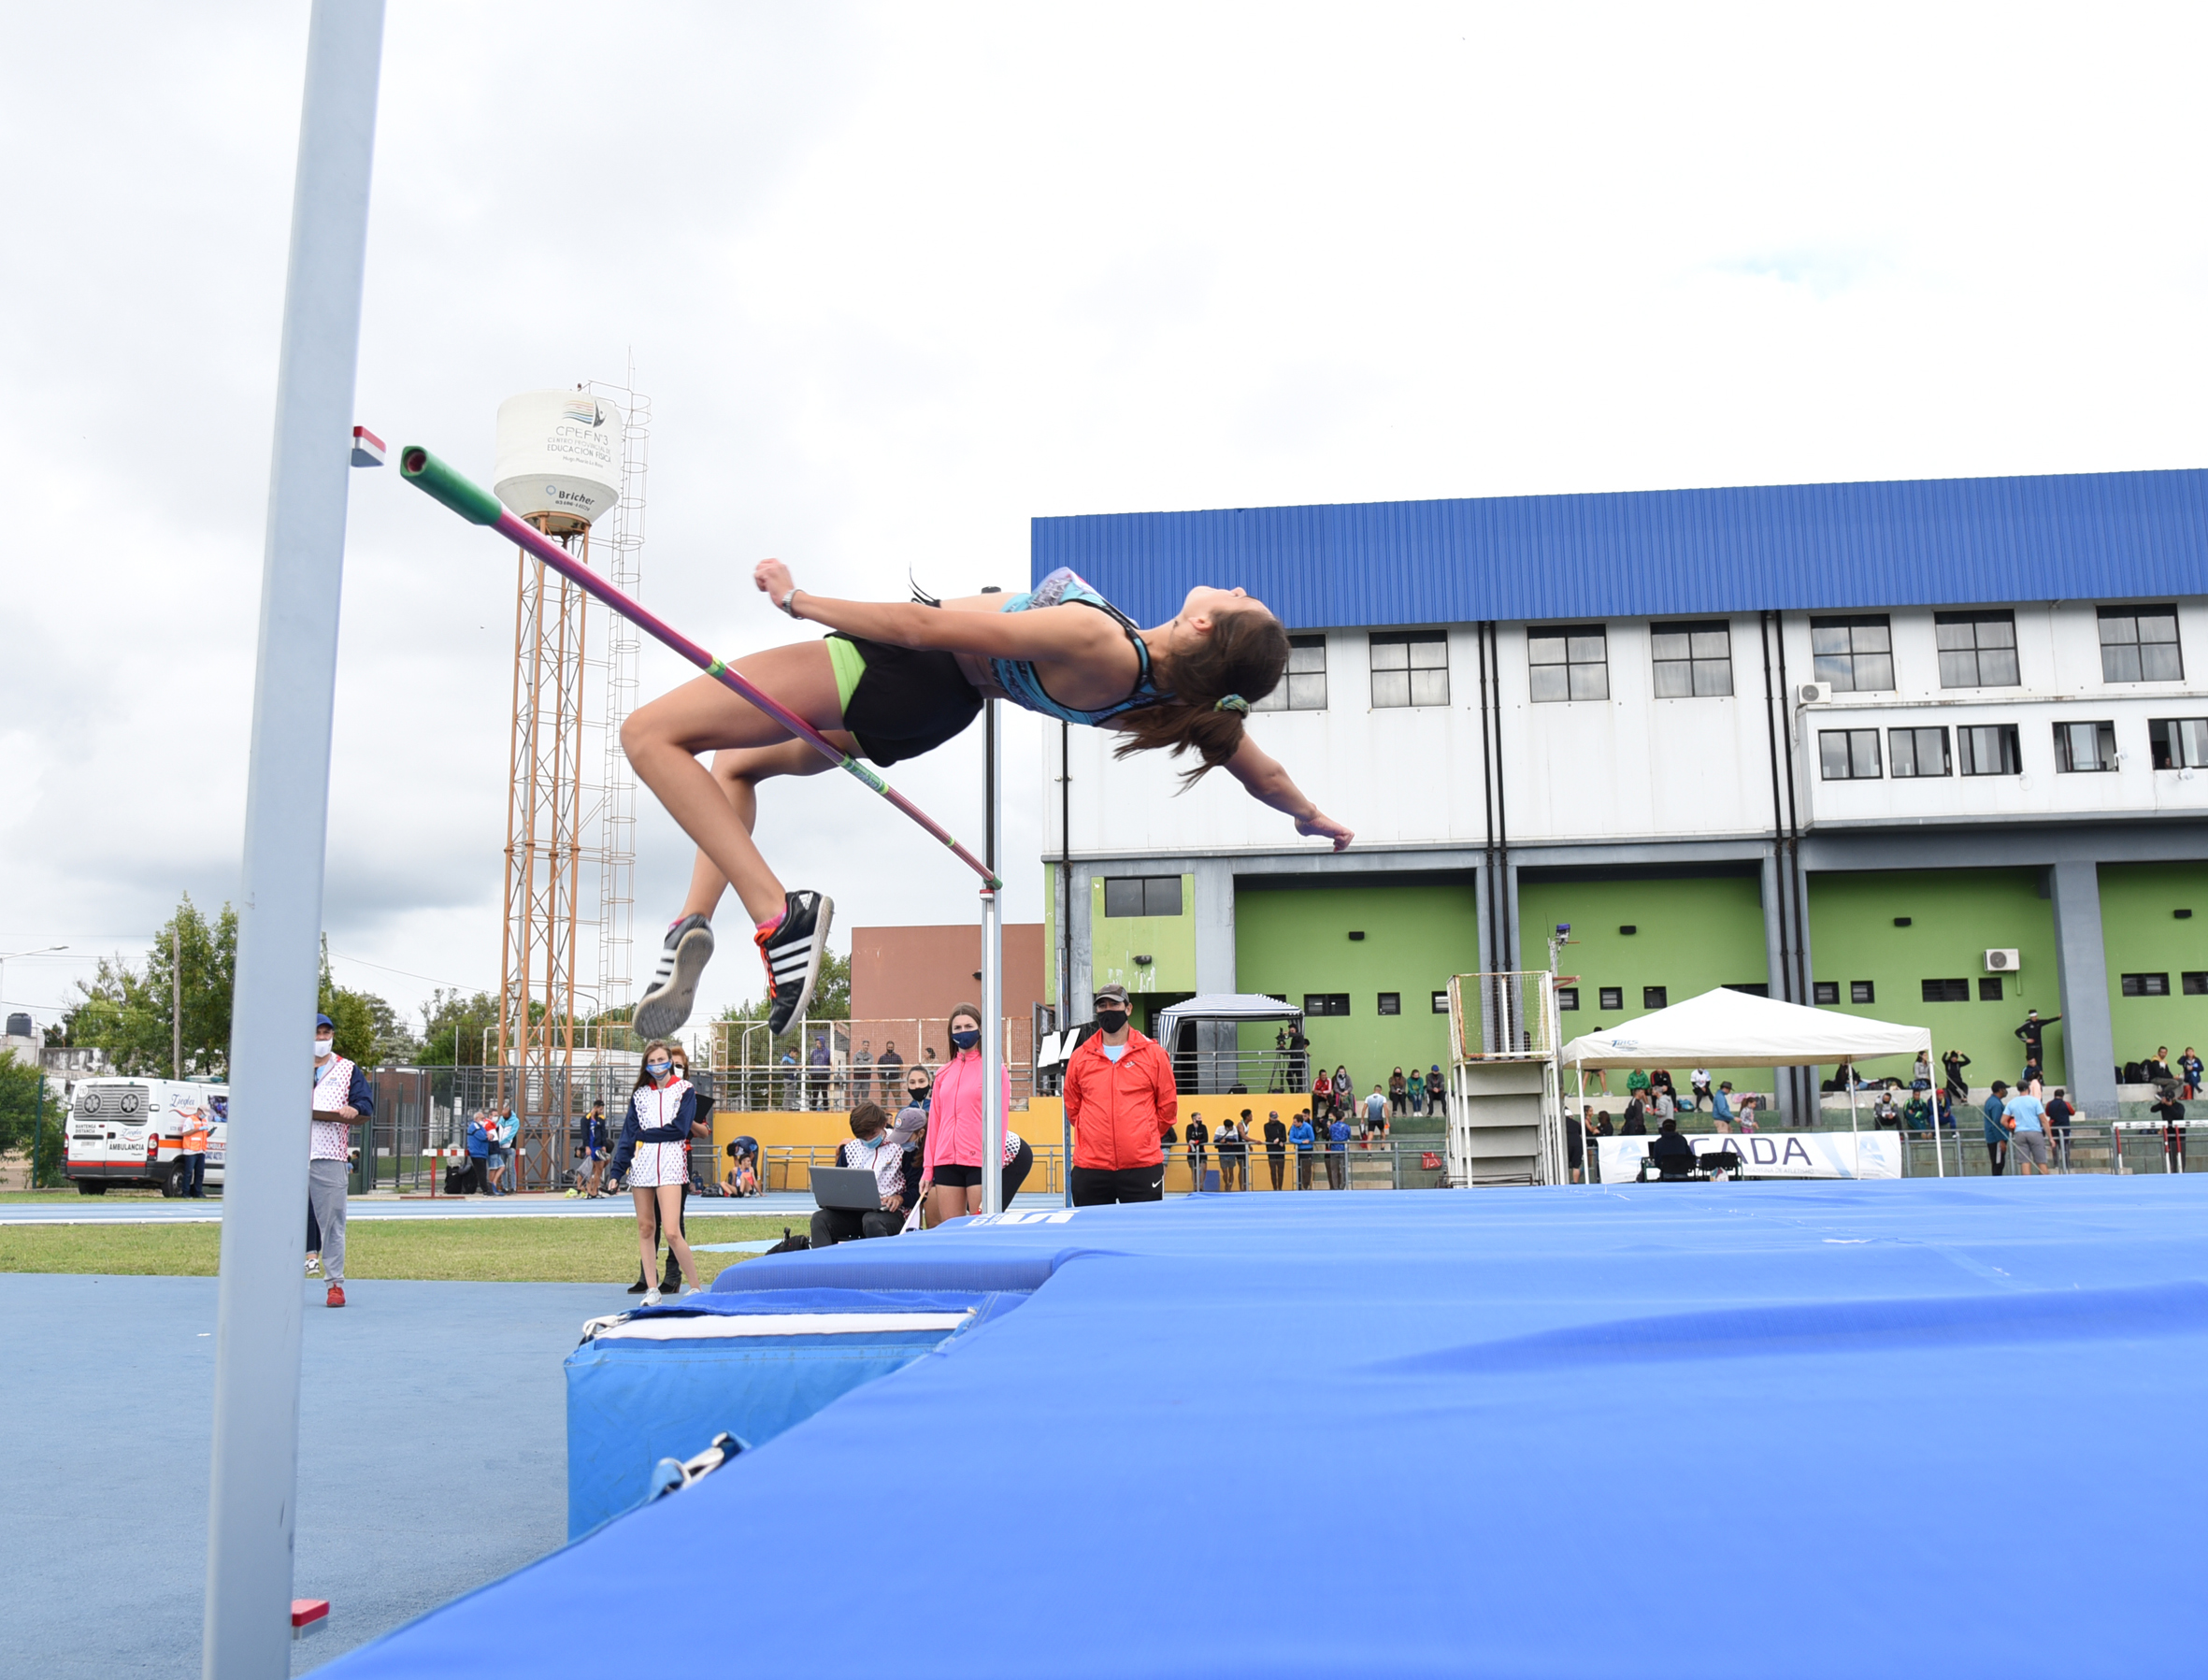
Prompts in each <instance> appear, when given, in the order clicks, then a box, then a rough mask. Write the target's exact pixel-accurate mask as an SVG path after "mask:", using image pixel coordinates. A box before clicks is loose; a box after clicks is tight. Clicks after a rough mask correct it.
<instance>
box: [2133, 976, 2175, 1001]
mask: <svg viewBox="0 0 2208 1680" xmlns="http://www.w3.org/2000/svg"><path fill="white" fill-rule="evenodd" d="M2122 986H2123V993H2124V996H2125V997H2127V998H2167V997H2169V996H2170V976H2169V975H2167V974H2127V975H2125V976H2124V978H2123V982H2122Z"/></svg>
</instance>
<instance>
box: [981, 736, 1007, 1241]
mask: <svg viewBox="0 0 2208 1680" xmlns="http://www.w3.org/2000/svg"><path fill="white" fill-rule="evenodd" d="M996 723H997V713H996V701H995V700H985V701H983V702H982V786H983V796H982V797H983V798H984V799H985V800H986V801H987V809H986V811H985V814H984V816H983V819H982V862H983V863H985V864H987V865H988V866H989V872H990V873H991V874H993V875H1000V874H1001V871H999V869H997V864H996V837H997V832H998V824H997V820H996V818H997V812H998V810H999V809H1000V807H999V803H998V801H999V797H1000V795H1001V793H1002V782H1003V776H1002V769H1003V756H1004V755H1003V754H1001V753H999V752H998V751H997V736H996ZM1003 900H1004V891H1003V888H1002V887H996V888H990V887H983V888H982V1213H1003V1212H1004V902H1003Z"/></svg>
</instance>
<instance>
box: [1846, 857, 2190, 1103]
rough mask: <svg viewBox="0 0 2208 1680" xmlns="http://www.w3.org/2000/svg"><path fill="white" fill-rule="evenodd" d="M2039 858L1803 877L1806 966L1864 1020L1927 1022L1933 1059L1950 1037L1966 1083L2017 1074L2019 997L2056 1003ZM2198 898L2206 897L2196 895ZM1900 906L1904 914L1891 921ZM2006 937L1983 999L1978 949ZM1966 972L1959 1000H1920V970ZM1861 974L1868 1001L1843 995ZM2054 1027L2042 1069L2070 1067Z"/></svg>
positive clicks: (2026, 1005)
mask: <svg viewBox="0 0 2208 1680" xmlns="http://www.w3.org/2000/svg"><path fill="white" fill-rule="evenodd" d="M2042 886H2043V871H2042V870H2039V869H1880V870H1866V871H1862V872H1859V873H1827V874H1814V875H1812V876H1811V877H1810V955H1811V960H1812V961H1813V962H1814V964H1815V967H1816V978H1817V979H1819V980H1824V981H1833V982H1836V983H1838V984H1839V986H1840V998H1841V1001H1840V1003H1839V1004H1838V1005H1837V1007H1838V1008H1839V1009H1840V1010H1841V1011H1842V1012H1843V1013H1847V1014H1856V1015H1869V1016H1871V1018H1873V1019H1874V1020H1881V1021H1905V1022H1908V1023H1910V1024H1912V1025H1914V1026H1919V1027H1929V1028H1930V1029H1931V1033H1932V1057H1933V1060H1934V1062H1935V1063H1937V1062H1938V1060H1939V1058H1940V1057H1941V1056H1942V1055H1945V1054H1946V1053H1947V1051H1948V1050H1949V1049H1951V1048H1954V1049H1959V1050H1960V1051H1961V1052H1962V1053H1963V1054H1964V1055H1967V1056H1969V1057H1970V1058H1971V1069H1970V1072H1969V1078H1970V1080H1971V1084H1978V1085H1984V1084H1990V1083H1991V1082H1993V1081H1994V1080H1996V1079H2010V1080H2013V1079H2014V1078H2015V1077H2016V1073H2017V1070H2019V1069H2020V1068H2022V1067H2023V1065H2024V1047H2023V1045H2021V1044H2019V1043H2018V1042H2017V1041H2016V1039H2015V1036H2014V1034H2015V1028H2016V1025H2017V1023H2019V1022H2020V1021H2022V1020H2023V1019H2024V1012H2025V1011H2026V1010H2027V1009H2037V1010H2038V1011H2039V1012H2040V1013H2042V1014H2043V1015H2053V1014H2059V1013H2060V1012H2061V1010H2062V995H2061V988H2060V986H2059V985H2058V984H2057V980H2056V968H2055V910H2054V905H2053V904H2052V902H2051V901H2050V900H2048V899H2047V898H2044V897H2041V890H2042ZM2203 907H2204V908H2208V901H2204V905H2203ZM1896 916H1907V917H1908V918H1909V919H1910V926H1907V927H1897V926H1894V918H1895V917H1896ZM2009 945H2013V946H2014V947H2015V948H2016V949H2017V951H2018V952H2019V953H2020V954H2021V957H2020V966H2019V968H2018V970H2017V972H2016V973H2014V974H2013V975H2004V976H2002V977H2001V998H2000V1001H1999V1002H1998V1003H1996V1002H1981V1001H1980V1000H1979V998H1978V983H1979V981H1980V980H1982V979H1986V978H1988V976H1987V975H1986V951H1987V950H1988V949H1989V948H1993V947H1997V946H2009ZM1949 978H1959V979H1968V980H1969V981H1970V983H1971V1000H1970V1001H1969V1002H1968V1003H1927V1002H1925V1001H1924V994H1923V982H1925V981H1927V980H1938V979H1949ZM1857 980H1868V981H1870V982H1871V984H1872V985H1873V987H1874V988H1875V989H1876V996H1875V1001H1873V1002H1871V1003H1867V1004H1859V1005H1858V1004H1852V1003H1850V1002H1849V1001H1848V998H1849V995H1850V994H1849V990H1848V986H1849V983H1850V982H1852V981H1857ZM2064 1049H2065V1046H2064V1042H2063V1033H2062V1028H2061V1027H2055V1028H2053V1029H2052V1030H2051V1031H2049V1033H2048V1034H2047V1067H2046V1074H2047V1077H2048V1079H2049V1081H2050V1082H2052V1083H2057V1084H2059V1083H2061V1082H2062V1081H2064V1080H2065V1079H2067V1078H2068V1073H2067V1071H2066V1064H2065V1062H2064ZM1905 1070H1906V1067H1905V1064H1904V1063H1901V1062H1900V1061H1897V1062H1895V1063H1894V1064H1892V1065H1891V1067H1890V1068H1889V1067H1888V1066H1887V1065H1885V1064H1869V1063H1867V1064H1865V1071H1866V1072H1873V1073H1879V1074H1885V1073H1887V1072H1889V1071H1890V1072H1893V1073H1896V1074H1900V1073H1903V1072H1905Z"/></svg>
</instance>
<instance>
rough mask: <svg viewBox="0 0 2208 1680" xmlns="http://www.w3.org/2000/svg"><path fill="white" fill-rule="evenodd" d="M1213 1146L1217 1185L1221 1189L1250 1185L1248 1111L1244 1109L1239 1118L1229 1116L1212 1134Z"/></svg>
mask: <svg viewBox="0 0 2208 1680" xmlns="http://www.w3.org/2000/svg"><path fill="white" fill-rule="evenodd" d="M1212 1145H1213V1147H1215V1148H1216V1149H1217V1150H1218V1151H1219V1187H1220V1188H1221V1189H1222V1190H1232V1189H1237V1188H1240V1189H1243V1190H1247V1189H1248V1188H1249V1187H1250V1111H1249V1110H1248V1109H1244V1110H1243V1111H1242V1115H1241V1118H1240V1120H1237V1119H1234V1118H1233V1117H1232V1116H1229V1117H1228V1119H1227V1122H1226V1125H1225V1126H1222V1127H1220V1128H1219V1129H1218V1130H1217V1131H1216V1132H1214V1133H1213V1134H1212Z"/></svg>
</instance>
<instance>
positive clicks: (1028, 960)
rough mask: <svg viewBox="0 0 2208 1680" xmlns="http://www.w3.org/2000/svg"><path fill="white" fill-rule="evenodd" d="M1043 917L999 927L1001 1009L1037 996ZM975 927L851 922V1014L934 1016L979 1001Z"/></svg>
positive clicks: (978, 931)
mask: <svg viewBox="0 0 2208 1680" xmlns="http://www.w3.org/2000/svg"><path fill="white" fill-rule="evenodd" d="M1046 955H1047V954H1046V952H1045V950H1044V947H1043V925H1042V924H1041V923H1040V922H1009V923H1007V924H1006V925H1005V929H1004V1012H1005V1013H1006V1014H1007V1015H1009V1016H1011V1017H1013V1018H1014V1019H1017V1020H1022V1021H1025V1020H1027V1019H1029V1018H1030V1010H1031V1006H1033V1005H1034V1004H1037V1003H1040V1002H1041V1001H1042V1000H1043V963H1044V959H1045V956H1046ZM981 966H982V928H981V923H980V920H979V918H978V917H977V919H976V920H975V921H973V922H967V923H952V924H949V925H948V926H934V927H854V928H853V929H852V930H851V1018H852V1019H853V1020H854V1021H884V1020H896V1019H899V1018H910V1017H914V1016H919V1017H923V1018H925V1017H933V1016H941V1015H943V1014H945V1013H947V1012H949V1010H950V1008H951V1006H952V1005H953V1004H954V1003H959V1002H967V1003H979V1002H980V1001H981V998H982V983H981V982H980V981H978V980H976V979H975V978H974V974H975V972H976V970H978V969H980V968H981Z"/></svg>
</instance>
